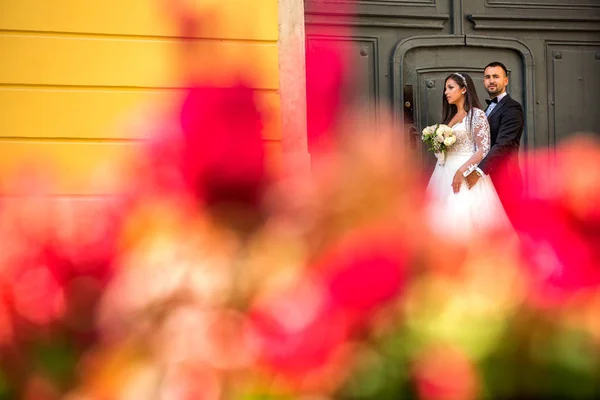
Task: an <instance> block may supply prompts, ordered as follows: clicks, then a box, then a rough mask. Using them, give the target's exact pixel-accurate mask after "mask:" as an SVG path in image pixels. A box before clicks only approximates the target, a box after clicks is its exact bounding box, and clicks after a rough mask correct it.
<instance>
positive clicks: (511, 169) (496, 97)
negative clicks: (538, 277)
mask: <svg viewBox="0 0 600 400" xmlns="http://www.w3.org/2000/svg"><path fill="white" fill-rule="evenodd" d="M483 74H484V75H483V84H484V86H485V90H486V91H487V92H488V94H489V96H490V100H486V103H488V107H487V108H486V110H485V115H486V116H487V118H488V122H489V124H490V136H491V137H490V143H491V148H490V151H489V153H488V154H487V156H486V157H485V158H484V159H483V160H482V161H481V163H479V166H478V168H477V169H475V170H474V171H473V172H471V173H470V174H469V175H467V176H466V177H465V178H466V180H467V185H468V186H469V188H472V187H473V185H475V184H476V183H477V181H478V180H479V178H480V177H482V176H483V175H490V176H491V178H492V181H493V182H494V186H495V187H496V190H497V191H498V196H499V197H500V200H501V201H502V204H503V205H504V208H505V209H506V211H507V213H508V214H509V217H510V216H511V215H510V214H511V212H510V210H512V209H513V208H512V207H513V206H514V205H516V204H517V203H518V198H519V197H520V194H521V192H522V189H523V182H522V177H521V169H520V168H519V144H520V141H521V135H522V133H523V126H524V119H523V107H521V104H519V102H517V101H516V100H514V99H513V98H512V97H510V96H509V95H508V93H506V86H507V85H508V74H507V70H506V67H505V66H504V64H502V63H501V62H497V61H494V62H491V63H489V64H488V65H487V66H486V67H485V69H484V72H483Z"/></svg>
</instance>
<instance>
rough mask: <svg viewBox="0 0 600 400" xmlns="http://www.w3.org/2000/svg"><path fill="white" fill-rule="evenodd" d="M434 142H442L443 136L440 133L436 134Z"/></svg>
mask: <svg viewBox="0 0 600 400" xmlns="http://www.w3.org/2000/svg"><path fill="white" fill-rule="evenodd" d="M436 140H437V141H438V142H440V143H443V142H444V135H442V134H441V133H439V132H438V134H437V135H436Z"/></svg>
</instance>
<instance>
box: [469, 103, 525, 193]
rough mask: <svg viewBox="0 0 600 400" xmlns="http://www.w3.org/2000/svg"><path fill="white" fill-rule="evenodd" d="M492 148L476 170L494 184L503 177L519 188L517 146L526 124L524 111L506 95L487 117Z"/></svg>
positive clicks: (520, 180) (519, 174)
mask: <svg viewBox="0 0 600 400" xmlns="http://www.w3.org/2000/svg"><path fill="white" fill-rule="evenodd" d="M488 122H489V124H490V136H491V137H490V140H491V148H490V151H489V153H488V154H487V155H486V156H485V158H484V159H483V160H482V161H481V162H480V163H479V168H480V169H481V170H482V171H483V173H485V174H489V175H490V176H491V177H492V180H493V181H494V182H495V183H496V182H497V179H496V178H497V177H499V176H500V175H501V174H505V175H504V176H503V178H508V179H509V180H510V181H511V182H512V183H513V184H519V185H520V184H521V182H522V178H521V169H520V168H519V145H520V142H521V135H522V134H523V126H524V124H525V120H524V117H523V107H521V104H519V102H518V101H516V100H514V99H513V98H511V97H510V96H509V95H508V94H507V95H506V96H504V97H503V98H502V100H500V101H499V102H498V104H496V107H494V109H493V110H492V112H491V113H490V115H489V116H488Z"/></svg>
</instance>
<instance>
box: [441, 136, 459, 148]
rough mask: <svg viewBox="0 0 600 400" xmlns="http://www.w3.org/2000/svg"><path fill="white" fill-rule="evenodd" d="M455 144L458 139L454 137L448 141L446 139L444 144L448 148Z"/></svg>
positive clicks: (448, 138)
mask: <svg viewBox="0 0 600 400" xmlns="http://www.w3.org/2000/svg"><path fill="white" fill-rule="evenodd" d="M454 142H456V138H455V137H454V136H450V137H447V138H446V139H444V144H445V145H446V146H452V145H453V144H454Z"/></svg>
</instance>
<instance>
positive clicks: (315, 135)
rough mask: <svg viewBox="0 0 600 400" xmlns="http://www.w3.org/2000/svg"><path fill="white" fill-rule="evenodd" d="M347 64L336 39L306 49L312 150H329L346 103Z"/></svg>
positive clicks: (307, 100)
mask: <svg viewBox="0 0 600 400" xmlns="http://www.w3.org/2000/svg"><path fill="white" fill-rule="evenodd" d="M345 70H346V66H345V64H344V61H343V59H342V55H341V50H340V49H339V48H337V47H335V46H334V45H333V44H332V43H329V44H321V43H319V45H313V46H312V47H311V46H310V45H309V47H308V48H307V53H306V107H307V110H306V112H307V127H308V146H309V150H310V152H315V151H323V150H329V149H330V146H332V145H333V144H334V142H335V139H336V138H335V137H334V132H333V130H334V127H335V123H336V121H337V118H338V117H339V116H340V114H341V112H342V107H343V97H342V90H343V83H344V78H345Z"/></svg>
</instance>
